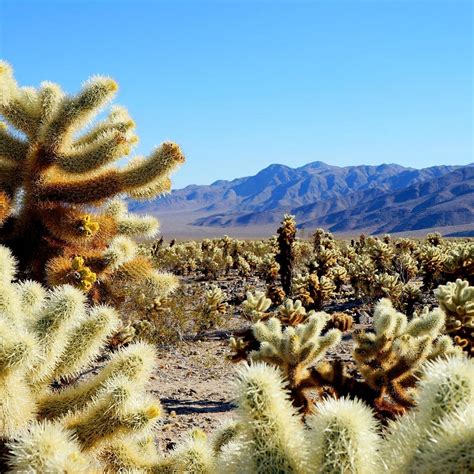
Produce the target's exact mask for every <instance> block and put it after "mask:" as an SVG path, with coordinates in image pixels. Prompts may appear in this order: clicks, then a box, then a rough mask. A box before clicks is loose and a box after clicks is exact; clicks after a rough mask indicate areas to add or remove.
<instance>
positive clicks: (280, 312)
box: [276, 299, 314, 326]
mask: <svg viewBox="0 0 474 474" xmlns="http://www.w3.org/2000/svg"><path fill="white" fill-rule="evenodd" d="M313 314H314V311H310V312H309V313H307V312H306V308H305V307H304V306H303V304H302V303H301V301H300V300H296V301H293V300H290V299H288V300H286V301H285V303H284V304H282V305H280V306H278V308H277V314H276V317H277V318H278V319H279V320H280V321H281V322H282V324H283V325H285V326H297V325H298V324H301V323H303V322H305V321H306V320H307V319H308V318H309V317H310V316H312V315H313Z"/></svg>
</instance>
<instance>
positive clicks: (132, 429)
mask: <svg viewBox="0 0 474 474" xmlns="http://www.w3.org/2000/svg"><path fill="white" fill-rule="evenodd" d="M160 414H161V406H160V404H159V402H158V401H157V400H154V399H151V398H149V397H146V396H144V395H143V393H141V391H140V390H137V387H136V384H135V383H134V382H132V381H130V380H129V379H127V378H126V377H123V376H117V377H114V378H113V379H109V380H108V381H107V382H106V383H105V387H104V388H103V389H102V390H101V392H100V393H99V394H98V396H97V399H96V400H95V401H93V402H92V403H91V404H90V405H89V406H87V407H86V408H85V409H84V410H83V411H80V412H78V413H72V414H70V415H68V416H67V417H66V418H65V420H64V425H65V427H66V428H67V429H69V430H71V432H72V433H73V434H74V436H75V437H76V438H77V440H78V442H79V444H80V445H81V447H82V449H84V450H88V449H91V448H97V447H99V446H100V445H103V444H105V443H107V442H108V441H110V440H111V439H113V438H114V437H116V436H120V435H124V434H126V433H138V432H143V431H142V430H146V429H151V428H153V425H154V423H156V421H157V418H158V417H159V416H160Z"/></svg>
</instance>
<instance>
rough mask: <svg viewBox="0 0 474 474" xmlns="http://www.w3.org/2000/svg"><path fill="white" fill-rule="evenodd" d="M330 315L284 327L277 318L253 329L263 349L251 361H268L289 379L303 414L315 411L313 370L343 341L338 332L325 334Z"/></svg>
mask: <svg viewBox="0 0 474 474" xmlns="http://www.w3.org/2000/svg"><path fill="white" fill-rule="evenodd" d="M328 319H329V318H328V315H327V314H326V313H314V312H313V313H311V314H309V315H308V317H307V320H306V322H305V323H304V324H298V325H297V326H296V327H293V326H287V327H286V328H284V329H283V328H282V325H281V322H280V320H279V319H277V318H271V319H269V320H268V321H259V322H258V323H256V324H255V325H254V327H253V333H254V336H255V339H256V340H257V341H259V343H260V347H259V349H258V350H255V351H253V352H251V353H250V359H251V360H255V361H257V360H258V361H264V362H268V363H270V364H274V365H277V366H278V367H280V368H281V369H282V371H283V373H284V374H285V376H286V377H287V378H288V381H289V387H290V391H291V397H292V402H293V404H294V405H295V407H297V408H298V410H301V411H302V412H303V413H309V412H310V411H311V407H312V403H311V400H310V398H309V396H308V394H307V391H308V390H310V389H314V388H315V385H314V381H313V379H312V377H311V370H310V368H311V367H314V366H315V365H317V363H318V362H319V361H320V360H321V359H322V358H323V357H324V355H325V353H326V352H327V351H328V350H329V349H330V348H332V347H333V346H335V345H336V344H337V343H338V342H339V341H340V338H341V333H340V331H338V330H337V329H331V330H329V331H328V332H327V333H326V334H325V335H324V336H322V335H321V331H322V329H323V328H324V326H325V325H326V323H327V321H328Z"/></svg>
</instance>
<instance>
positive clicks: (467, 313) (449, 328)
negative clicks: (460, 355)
mask: <svg viewBox="0 0 474 474" xmlns="http://www.w3.org/2000/svg"><path fill="white" fill-rule="evenodd" d="M434 293H435V295H436V297H437V298H438V301H439V306H440V308H441V309H442V310H443V311H444V312H445V313H446V332H447V333H448V334H450V335H452V336H453V338H454V342H455V343H456V344H457V345H458V346H460V347H462V348H463V350H465V351H466V352H467V353H468V354H470V355H474V286H469V282H468V281H463V280H461V279H457V280H456V282H455V283H448V284H446V285H440V286H438V288H437V289H436V290H435V291H434Z"/></svg>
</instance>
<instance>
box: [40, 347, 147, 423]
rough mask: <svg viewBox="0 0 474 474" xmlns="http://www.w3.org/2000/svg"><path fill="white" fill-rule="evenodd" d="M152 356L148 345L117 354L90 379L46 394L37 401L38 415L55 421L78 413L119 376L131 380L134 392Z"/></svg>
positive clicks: (145, 376) (126, 349) (141, 380)
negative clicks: (76, 411) (70, 412)
mask: <svg viewBox="0 0 474 474" xmlns="http://www.w3.org/2000/svg"><path fill="white" fill-rule="evenodd" d="M155 359H156V354H155V351H154V349H153V347H152V346H150V345H149V344H144V343H135V344H131V345H129V346H127V347H126V348H124V349H121V350H119V351H117V352H116V353H115V354H114V355H113V356H112V357H111V359H110V360H109V362H108V363H107V364H106V366H105V367H104V368H103V369H102V370H101V371H100V372H99V373H98V374H97V375H95V376H94V377H91V378H90V379H88V380H85V381H81V383H77V384H75V385H73V386H70V387H67V388H65V389H63V390H60V391H47V392H45V393H44V394H42V395H41V396H40V397H39V399H38V413H39V415H40V417H43V418H58V417H61V416H63V415H65V414H66V413H68V412H69V411H75V410H78V409H80V408H82V407H84V406H86V405H87V404H88V403H90V402H91V400H93V399H95V398H96V397H97V394H98V393H99V392H100V391H101V390H102V389H103V388H104V387H105V385H106V383H107V381H108V380H110V379H113V378H114V377H116V376H118V375H122V376H125V377H127V378H128V379H130V380H131V381H133V383H134V385H135V387H137V389H138V388H139V387H144V385H145V384H146V382H147V381H148V379H149V377H150V375H151V373H152V371H153V368H154V365H155Z"/></svg>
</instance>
